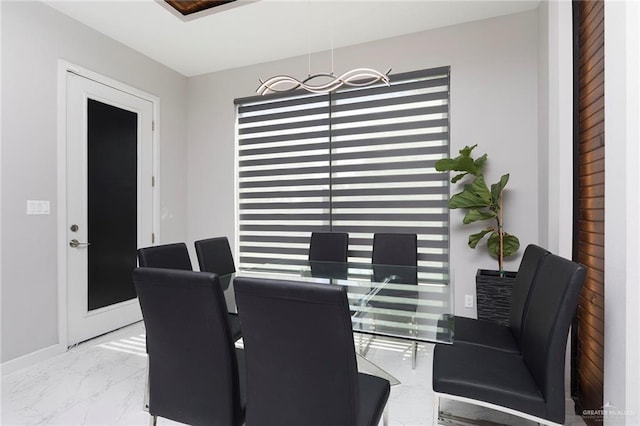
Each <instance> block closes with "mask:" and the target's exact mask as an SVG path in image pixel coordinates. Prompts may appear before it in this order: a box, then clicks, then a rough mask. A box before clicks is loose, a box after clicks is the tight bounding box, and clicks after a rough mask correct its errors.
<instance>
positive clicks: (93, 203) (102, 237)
mask: <svg viewBox="0 0 640 426" xmlns="http://www.w3.org/2000/svg"><path fill="white" fill-rule="evenodd" d="M66 78H67V97H66V108H67V110H66V114H67V115H66V117H67V118H66V120H67V122H66V129H67V143H66V151H67V152H66V161H67V164H66V191H67V196H66V198H67V206H66V211H67V215H66V216H67V217H66V219H67V220H66V233H67V244H66V250H67V253H66V254H67V256H66V258H67V265H66V266H67V323H68V328H67V344H68V345H73V344H75V343H78V342H81V341H84V340H87V339H90V338H92V337H95V336H98V335H100V334H104V333H106V332H109V331H111V330H115V329H117V328H119V327H122V326H124V325H127V324H131V323H133V322H136V321H139V320H140V319H141V318H142V315H141V312H140V306H139V304H138V299H137V298H136V293H135V288H134V285H133V281H132V278H131V272H132V270H133V268H135V267H136V249H137V248H138V247H142V246H147V245H151V243H152V233H153V188H152V172H153V129H152V124H153V119H152V117H153V103H152V102H151V101H149V100H145V99H142V98H140V97H138V96H134V95H132V94H129V93H126V92H123V91H121V90H117V89H114V88H112V87H109V86H106V85H104V84H101V83H98V82H95V81H93V80H90V79H87V78H84V77H80V76H78V75H76V74H73V73H71V72H67V76H66Z"/></svg>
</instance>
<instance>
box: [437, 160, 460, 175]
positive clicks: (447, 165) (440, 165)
mask: <svg viewBox="0 0 640 426" xmlns="http://www.w3.org/2000/svg"><path fill="white" fill-rule="evenodd" d="M457 164H458V162H457V161H456V160H454V159H453V158H442V159H440V160H438V161H436V170H437V171H439V172H448V171H449V170H455V167H456V165H457Z"/></svg>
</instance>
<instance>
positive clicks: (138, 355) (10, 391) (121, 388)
mask: <svg viewBox="0 0 640 426" xmlns="http://www.w3.org/2000/svg"><path fill="white" fill-rule="evenodd" d="M356 338H357V336H356ZM367 339H368V337H367ZM432 353H433V345H420V346H419V350H418V358H417V367H416V369H415V370H413V369H412V368H411V352H410V345H409V344H408V343H407V342H402V341H397V340H388V339H382V338H376V339H375V340H374V341H373V342H372V343H371V346H370V349H369V351H368V353H367V359H369V360H370V361H372V362H374V363H375V364H377V365H378V366H380V367H381V368H383V369H384V370H386V371H387V372H389V373H390V374H392V375H393V376H395V377H396V378H397V379H399V380H400V382H401V384H399V385H396V386H393V387H392V389H391V397H390V399H389V424H390V425H393V426H396V425H398V426H399V425H416V426H417V425H430V424H432V418H433V414H432V413H433V398H432V391H431V360H432ZM145 368H146V353H145V343H144V326H143V324H142V323H141V322H140V323H136V324H133V325H131V326H128V327H125V328H123V329H120V330H117V331H115V332H112V333H109V334H107V335H104V336H101V337H99V338H96V339H93V340H91V341H88V342H85V343H82V344H80V345H78V346H77V347H75V348H73V349H70V350H69V351H68V352H66V353H64V354H61V355H58V356H56V357H54V358H52V359H49V360H47V361H44V362H41V363H39V364H37V365H34V366H32V367H28V368H25V369H22V370H20V371H17V372H14V373H11V374H9V375H6V376H3V377H2V389H1V390H2V397H1V405H0V411H1V414H0V424H2V425H147V424H149V415H148V413H146V412H144V411H142V400H143V393H144V381H145ZM442 409H443V410H444V411H448V412H451V413H452V414H455V415H458V416H463V417H470V418H475V419H482V420H488V421H492V422H494V423H498V424H507V425H518V426H520V425H523V426H524V425H533V424H534V423H532V422H528V421H524V420H522V419H519V418H517V417H513V416H509V415H506V414H503V413H498V412H495V411H492V410H486V409H483V408H481V407H475V406H471V405H468V404H462V403H458V402H453V401H444V402H443V404H442ZM567 412H568V413H569V412H571V411H570V410H569V409H568V410H567ZM176 424H178V423H176V422H172V421H170V420H167V419H163V418H159V419H158V425H176ZM567 424H569V425H579V424H584V423H583V422H582V420H581V419H580V417H577V416H567Z"/></svg>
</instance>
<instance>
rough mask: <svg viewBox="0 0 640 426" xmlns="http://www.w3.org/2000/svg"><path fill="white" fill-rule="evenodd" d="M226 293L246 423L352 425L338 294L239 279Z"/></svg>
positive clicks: (348, 358)
mask: <svg viewBox="0 0 640 426" xmlns="http://www.w3.org/2000/svg"><path fill="white" fill-rule="evenodd" d="M234 287H235V293H236V303H237V306H238V314H239V315H240V320H241V321H242V330H243V339H244V347H245V359H246V368H247V412H246V419H247V424H249V425H251V424H263V425H296V424H305V425H355V424H357V416H358V406H359V395H358V393H359V389H358V370H357V365H356V356H355V349H354V344H353V331H352V326H351V318H350V314H349V305H348V303H347V296H346V291H345V289H344V287H342V286H334V285H328V284H319V283H304V284H301V283H299V282H291V281H281V280H269V279H255V278H246V277H239V278H236V279H235V281H234Z"/></svg>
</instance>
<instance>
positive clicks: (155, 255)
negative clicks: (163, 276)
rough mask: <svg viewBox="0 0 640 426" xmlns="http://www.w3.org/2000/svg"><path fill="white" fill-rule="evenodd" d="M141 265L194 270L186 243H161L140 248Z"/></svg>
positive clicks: (139, 261)
mask: <svg viewBox="0 0 640 426" xmlns="http://www.w3.org/2000/svg"><path fill="white" fill-rule="evenodd" d="M138 265H139V266H141V267H151V268H166V269H181V270H184V271H191V270H193V266H192V265H191V258H190V257H189V250H188V249H187V245H186V244H185V243H173V244H161V245H157V246H150V247H142V248H139V249H138Z"/></svg>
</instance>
